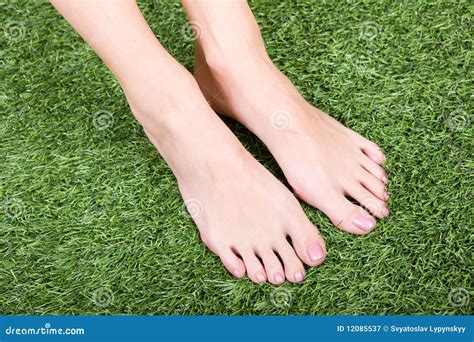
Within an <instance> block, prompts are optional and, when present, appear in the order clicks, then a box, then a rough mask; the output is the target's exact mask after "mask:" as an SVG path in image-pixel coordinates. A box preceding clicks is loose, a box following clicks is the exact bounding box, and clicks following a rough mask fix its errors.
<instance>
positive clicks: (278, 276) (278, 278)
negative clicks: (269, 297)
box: [275, 273, 283, 283]
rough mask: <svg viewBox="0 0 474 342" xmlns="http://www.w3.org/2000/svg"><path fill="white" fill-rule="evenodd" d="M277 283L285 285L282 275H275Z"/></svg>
mask: <svg viewBox="0 0 474 342" xmlns="http://www.w3.org/2000/svg"><path fill="white" fill-rule="evenodd" d="M275 281H276V282H277V283H283V277H282V276H281V274H280V273H277V274H275Z"/></svg>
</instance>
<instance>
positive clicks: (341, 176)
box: [194, 43, 389, 234]
mask: <svg viewBox="0 0 474 342" xmlns="http://www.w3.org/2000/svg"><path fill="white" fill-rule="evenodd" d="M243 50H244V51H260V52H259V53H251V55H252V56H248V55H247V56H245V57H242V56H240V58H238V59H237V58H236V56H235V55H234V56H232V57H231V60H228V61H225V58H224V57H223V56H222V55H220V56H219V57H218V58H212V56H211V58H209V56H204V53H203V49H202V47H201V46H200V45H199V43H198V44H197V45H196V61H195V73H194V76H195V78H196V80H197V81H198V84H199V86H200V88H201V91H202V92H203V94H204V95H205V97H206V98H207V99H208V101H209V102H210V103H211V106H212V107H213V108H214V110H216V111H217V112H218V113H221V114H224V115H227V116H230V117H232V118H234V119H235V120H237V121H239V122H241V123H242V124H243V125H245V126H246V127H247V128H248V129H250V130H251V131H252V132H253V133H255V134H256V135H257V136H258V137H259V138H260V139H261V140H262V141H263V142H264V143H265V144H266V146H267V147H268V148H269V150H270V152H271V153H272V154H273V156H274V157H275V159H276V160H277V162H278V163H279V165H280V167H281V168H282V169H283V172H284V174H285V176H286V178H287V179H288V182H289V183H290V185H291V186H292V188H293V189H294V191H295V193H296V194H297V195H298V196H299V197H300V198H301V199H302V200H304V201H305V202H307V203H309V204H310V205H312V206H314V207H316V208H318V209H320V210H322V211H323V212H324V213H325V214H326V215H327V216H328V217H329V218H330V220H331V222H332V223H333V224H334V225H336V226H337V227H339V228H341V229H343V230H345V231H347V232H351V233H354V234H367V233H368V232H370V231H371V230H372V229H373V228H374V226H375V224H376V219H375V218H374V217H377V218H383V217H386V216H388V215H389V211H388V208H387V205H386V201H387V200H388V194H387V191H386V189H385V185H386V184H387V181H388V180H387V174H386V172H385V171H384V169H383V168H382V166H381V164H382V163H383V162H384V161H385V156H384V154H383V153H382V151H381V150H380V148H379V147H378V146H377V145H376V144H375V143H373V142H371V141H370V140H367V139H366V138H364V137H362V136H361V135H359V134H358V133H356V132H354V131H352V130H350V129H349V128H347V127H345V126H343V125H342V124H340V123H339V122H337V121H336V120H334V119H333V118H331V117H330V116H329V115H327V114H325V113H323V112H322V111H320V110H319V109H317V108H315V107H313V106H311V105H310V104H309V103H308V102H306V101H305V100H304V99H303V97H302V96H301V95H300V94H299V93H298V91H297V90H296V88H295V87H294V86H293V84H292V83H291V82H290V81H289V79H288V78H286V77H285V76H284V75H283V74H282V73H281V72H280V71H279V70H278V69H277V68H276V67H275V66H274V65H273V63H272V62H271V61H270V59H269V58H268V56H267V55H266V53H265V52H263V49H243ZM234 58H235V59H234ZM348 198H350V199H353V200H355V201H356V202H358V203H359V204H358V205H356V204H353V203H352V202H351V200H350V199H348ZM364 208H365V209H364ZM366 209H367V210H366Z"/></svg>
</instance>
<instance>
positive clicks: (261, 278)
mask: <svg viewBox="0 0 474 342" xmlns="http://www.w3.org/2000/svg"><path fill="white" fill-rule="evenodd" d="M257 280H258V282H259V283H263V282H264V281H265V276H264V275H263V274H262V273H259V274H257Z"/></svg>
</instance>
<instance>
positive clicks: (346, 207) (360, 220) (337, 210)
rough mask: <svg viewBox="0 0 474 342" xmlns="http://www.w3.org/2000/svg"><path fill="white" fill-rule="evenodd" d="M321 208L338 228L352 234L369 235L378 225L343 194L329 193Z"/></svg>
mask: <svg viewBox="0 0 474 342" xmlns="http://www.w3.org/2000/svg"><path fill="white" fill-rule="evenodd" d="M319 208H320V209H321V210H322V211H323V212H324V213H325V214H326V215H327V216H328V217H329V219H330V220H331V222H332V223H333V224H334V225H335V226H336V227H338V228H340V229H342V230H344V231H346V232H349V233H352V234H357V235H364V234H368V233H370V232H371V231H372V230H373V229H374V227H375V224H376V220H375V219H374V218H373V217H372V216H371V215H370V214H369V213H368V212H367V211H365V210H364V209H363V208H361V207H360V206H358V205H355V204H353V203H351V202H350V201H349V200H348V199H347V198H346V197H345V196H344V195H343V194H342V193H337V192H332V193H329V192H328V193H327V195H326V198H325V201H322V202H321V205H320V206H319Z"/></svg>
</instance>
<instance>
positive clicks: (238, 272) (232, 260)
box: [219, 248, 245, 279]
mask: <svg viewBox="0 0 474 342" xmlns="http://www.w3.org/2000/svg"><path fill="white" fill-rule="evenodd" d="M219 257H220V259H221V261H222V263H223V264H224V267H225V268H226V269H227V270H228V271H229V272H230V273H231V274H232V275H233V276H234V277H236V278H239V279H240V278H242V277H243V276H244V274H245V265H244V263H243V261H242V260H241V259H240V258H239V257H238V256H237V255H235V253H234V252H233V251H232V250H231V249H230V248H228V249H224V250H221V251H220V252H219Z"/></svg>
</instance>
